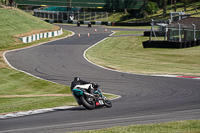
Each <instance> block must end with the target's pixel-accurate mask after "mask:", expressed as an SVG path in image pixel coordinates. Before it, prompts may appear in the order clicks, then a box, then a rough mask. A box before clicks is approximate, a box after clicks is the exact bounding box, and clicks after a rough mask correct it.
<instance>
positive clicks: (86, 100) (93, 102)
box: [72, 83, 112, 110]
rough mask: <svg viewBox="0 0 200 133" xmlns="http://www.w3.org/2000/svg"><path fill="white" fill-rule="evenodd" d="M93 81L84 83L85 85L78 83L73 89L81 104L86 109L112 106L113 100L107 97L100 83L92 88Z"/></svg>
mask: <svg viewBox="0 0 200 133" xmlns="http://www.w3.org/2000/svg"><path fill="white" fill-rule="evenodd" d="M92 86H93V83H90V84H84V85H76V86H75V87H74V88H73V89H72V94H73V96H74V98H75V99H76V101H77V103H78V104H79V105H83V106H84V107H85V108H86V109H89V110H92V109H95V108H97V107H101V106H106V107H108V108H111V107H112V103H111V101H110V100H109V99H108V98H106V97H105V96H104V95H103V94H102V91H101V89H99V85H98V87H97V89H95V90H93V89H91V88H93V87H92Z"/></svg>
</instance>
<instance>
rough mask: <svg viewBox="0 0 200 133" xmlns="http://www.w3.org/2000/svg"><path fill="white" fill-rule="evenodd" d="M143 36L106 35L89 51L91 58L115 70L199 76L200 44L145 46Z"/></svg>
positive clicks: (87, 55) (146, 38)
mask: <svg viewBox="0 0 200 133" xmlns="http://www.w3.org/2000/svg"><path fill="white" fill-rule="evenodd" d="M146 40H148V37H143V36H128V37H115V38H112V37H110V38H107V39H106V40H105V41H103V42H101V43H100V44H98V45H96V46H95V47H92V48H91V49H89V50H88V51H87V52H86V57H87V58H88V59H89V60H91V61H92V62H94V63H96V64H98V65H101V66H104V67H107V68H111V69H115V70H120V71H125V72H130V73H138V74H170V75H188V76H200V72H199V68H200V62H199V60H200V53H199V50H200V47H199V46H198V47H191V48H185V49H158V48H146V49H144V48H143V46H142V42H143V41H146Z"/></svg>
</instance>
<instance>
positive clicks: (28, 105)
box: [0, 96, 77, 113]
mask: <svg viewBox="0 0 200 133" xmlns="http://www.w3.org/2000/svg"><path fill="white" fill-rule="evenodd" d="M75 105H77V103H76V100H75V99H74V98H73V96H66V97H64V96H62V97H56V96H55V97H29V98H27V97H26V98H24V97H17V98H0V113H7V112H19V111H27V110H34V109H43V108H52V107H59V106H75Z"/></svg>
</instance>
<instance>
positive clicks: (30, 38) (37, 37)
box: [20, 28, 62, 43]
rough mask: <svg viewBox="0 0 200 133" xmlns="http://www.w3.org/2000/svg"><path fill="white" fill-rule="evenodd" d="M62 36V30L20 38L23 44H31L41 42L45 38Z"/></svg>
mask: <svg viewBox="0 0 200 133" xmlns="http://www.w3.org/2000/svg"><path fill="white" fill-rule="evenodd" d="M60 35H62V28H61V29H60V30H58V31H53V32H45V33H39V34H36V35H32V36H28V37H22V38H20V40H21V41H22V42H23V43H29V42H33V41H36V40H40V39H43V38H48V37H54V36H60Z"/></svg>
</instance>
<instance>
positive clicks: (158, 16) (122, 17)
mask: <svg viewBox="0 0 200 133" xmlns="http://www.w3.org/2000/svg"><path fill="white" fill-rule="evenodd" d="M176 6H177V10H176V12H180V11H184V6H183V3H177V4H176ZM196 8H197V11H196V10H195V9H194V3H190V4H188V5H187V8H186V9H187V10H186V12H185V13H186V14H190V15H191V16H192V17H200V2H196ZM170 11H171V5H167V11H166V12H167V13H166V15H165V16H163V9H160V10H159V11H158V12H157V13H154V14H149V15H147V14H146V16H145V17H144V18H133V17H132V16H131V14H130V13H127V14H124V13H123V12H116V13H114V14H113V13H110V14H109V18H108V20H109V21H110V22H131V21H151V19H154V20H163V19H164V20H168V19H170ZM172 12H174V5H172ZM141 16H142V14H141Z"/></svg>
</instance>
